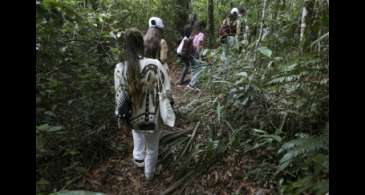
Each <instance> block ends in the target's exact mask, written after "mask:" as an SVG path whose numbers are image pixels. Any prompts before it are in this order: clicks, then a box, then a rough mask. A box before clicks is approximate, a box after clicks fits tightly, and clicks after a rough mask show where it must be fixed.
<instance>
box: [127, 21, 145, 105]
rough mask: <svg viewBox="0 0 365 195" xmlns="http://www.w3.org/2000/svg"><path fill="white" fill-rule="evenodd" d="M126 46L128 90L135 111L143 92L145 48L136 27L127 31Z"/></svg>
mask: <svg viewBox="0 0 365 195" xmlns="http://www.w3.org/2000/svg"><path fill="white" fill-rule="evenodd" d="M125 48H126V52H127V63H128V68H127V81H128V87H127V90H128V95H129V97H130V98H131V101H132V105H133V106H132V111H133V112H135V111H136V109H137V105H138V102H139V101H140V97H141V93H142V83H141V80H140V69H141V68H140V65H139V60H140V59H141V58H142V56H143V50H144V46H143V37H142V33H141V32H140V31H138V30H137V29H135V28H131V29H128V30H127V31H126V33H125Z"/></svg>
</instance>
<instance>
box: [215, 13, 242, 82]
mask: <svg viewBox="0 0 365 195" xmlns="http://www.w3.org/2000/svg"><path fill="white" fill-rule="evenodd" d="M243 14H245V9H244V8H243V7H241V8H240V9H238V8H236V7H235V8H232V9H231V11H230V13H229V15H228V17H226V18H225V19H224V20H223V22H222V25H221V26H220V28H219V39H220V41H221V43H222V47H223V53H222V56H221V59H222V61H223V69H224V70H223V71H224V72H225V77H227V75H228V64H229V54H230V53H229V50H230V49H231V48H232V47H234V46H235V44H236V42H237V41H238V40H239V39H240V37H242V34H243V33H244V32H243V29H244V28H243V26H245V25H242V22H241V21H242V20H241V18H242V15H243Z"/></svg>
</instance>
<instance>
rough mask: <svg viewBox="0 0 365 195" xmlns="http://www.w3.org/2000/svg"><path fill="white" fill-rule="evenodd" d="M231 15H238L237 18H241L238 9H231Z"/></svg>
mask: <svg viewBox="0 0 365 195" xmlns="http://www.w3.org/2000/svg"><path fill="white" fill-rule="evenodd" d="M231 14H236V15H237V16H241V14H240V12H239V11H238V8H237V7H234V8H232V9H231Z"/></svg>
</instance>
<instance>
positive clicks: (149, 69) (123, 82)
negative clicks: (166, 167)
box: [114, 29, 173, 180]
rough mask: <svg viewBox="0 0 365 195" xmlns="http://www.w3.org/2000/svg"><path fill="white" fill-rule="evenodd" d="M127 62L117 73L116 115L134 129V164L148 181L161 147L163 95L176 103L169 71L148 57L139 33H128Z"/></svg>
mask: <svg viewBox="0 0 365 195" xmlns="http://www.w3.org/2000/svg"><path fill="white" fill-rule="evenodd" d="M125 50H126V54H127V60H126V61H124V62H121V63H118V64H117V65H116V68H115V71H114V81H115V91H116V109H115V115H116V116H117V117H118V120H119V121H123V122H124V124H127V126H128V127H130V128H131V129H132V135H133V145H134V148H133V159H132V160H133V162H134V164H135V165H136V166H137V167H141V168H143V167H144V174H145V177H146V179H147V180H150V179H152V178H153V176H154V174H155V169H156V163H157V157H158V145H159V129H158V121H159V115H160V110H159V94H160V92H161V91H166V94H167V95H166V96H167V97H168V98H169V99H170V102H173V101H172V96H171V90H170V83H169V82H168V81H169V79H166V78H168V75H167V73H166V71H165V69H164V68H163V67H162V65H161V63H160V61H159V60H157V59H151V58H145V57H144V43H143V36H142V34H141V32H140V31H138V30H136V29H128V30H127V31H126V33H125ZM162 89H163V90H162Z"/></svg>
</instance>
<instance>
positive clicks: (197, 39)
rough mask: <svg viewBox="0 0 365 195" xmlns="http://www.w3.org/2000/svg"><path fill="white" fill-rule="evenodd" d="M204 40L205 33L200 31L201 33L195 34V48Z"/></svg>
mask: <svg viewBox="0 0 365 195" xmlns="http://www.w3.org/2000/svg"><path fill="white" fill-rule="evenodd" d="M203 40H204V33H202V32H200V33H199V34H197V35H195V37H194V39H193V46H194V47H195V48H197V47H199V43H200V42H203Z"/></svg>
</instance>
